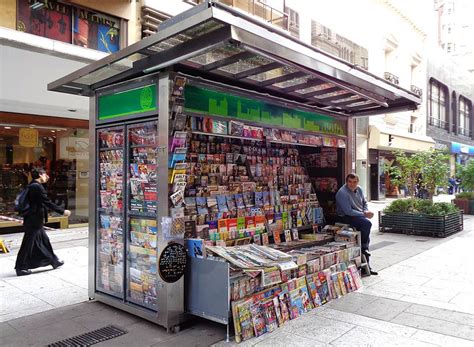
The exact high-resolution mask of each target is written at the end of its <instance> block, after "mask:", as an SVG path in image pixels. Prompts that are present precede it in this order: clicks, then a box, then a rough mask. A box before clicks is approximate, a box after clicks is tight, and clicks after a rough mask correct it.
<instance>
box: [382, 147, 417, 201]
mask: <svg viewBox="0 0 474 347" xmlns="http://www.w3.org/2000/svg"><path fill="white" fill-rule="evenodd" d="M393 153H394V155H395V162H394V163H393V165H392V166H391V167H390V168H389V175H390V177H391V178H392V183H393V184H395V185H398V186H400V185H404V186H406V187H407V188H408V189H409V191H410V195H411V197H413V198H414V197H415V187H416V184H417V180H418V177H420V174H421V171H422V169H423V161H422V156H421V155H420V153H415V154H412V155H407V154H406V153H405V152H403V151H401V150H396V151H394V152H393Z"/></svg>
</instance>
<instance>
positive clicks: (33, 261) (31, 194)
mask: <svg viewBox="0 0 474 347" xmlns="http://www.w3.org/2000/svg"><path fill="white" fill-rule="evenodd" d="M31 178H32V181H31V183H30V184H29V185H28V195H27V199H28V202H29V208H28V211H26V212H25V214H24V220H23V226H24V228H25V235H24V236H23V240H22V242H21V247H20V250H19V251H18V256H17V258H16V264H15V270H16V274H17V275H18V276H25V275H29V274H31V270H30V269H35V268H38V267H42V266H48V265H51V266H52V267H53V269H56V268H58V267H59V266H61V265H64V262H63V261H60V260H59V259H58V257H57V256H56V255H55V254H54V252H53V247H52V246H51V243H50V241H49V237H48V235H46V232H45V231H44V223H47V222H48V208H49V209H51V210H53V211H55V212H57V213H59V214H62V215H64V216H70V215H71V211H69V210H64V209H63V208H61V207H59V206H58V205H56V204H54V203H53V202H51V200H49V198H48V195H47V193H46V189H45V188H44V187H43V184H45V183H46V182H48V180H49V176H48V175H47V174H46V171H45V170H43V169H33V170H32V171H31Z"/></svg>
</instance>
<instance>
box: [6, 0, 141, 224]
mask: <svg viewBox="0 0 474 347" xmlns="http://www.w3.org/2000/svg"><path fill="white" fill-rule="evenodd" d="M137 8H140V6H139V4H136V3H135V2H130V1H102V2H99V1H87V0H85V1H50V0H5V1H2V11H1V12H0V61H1V64H0V75H1V76H2V78H1V82H0V188H1V189H0V214H2V215H10V214H14V211H13V205H14V204H13V200H14V199H15V197H16V195H17V194H18V192H19V191H20V190H21V189H22V187H23V186H24V185H25V184H26V183H27V182H28V181H29V179H31V177H30V176H29V172H30V170H31V169H32V168H34V167H41V168H44V169H46V171H47V172H48V174H49V176H50V183H49V187H48V188H49V189H48V190H49V195H50V197H51V198H52V199H53V201H55V202H56V203H58V204H59V205H62V206H63V207H64V208H68V209H70V210H71V211H72V216H71V217H70V218H69V221H70V223H72V224H74V223H85V222H87V220H88V191H89V189H88V187H89V179H88V177H89V131H88V119H89V104H88V101H87V100H86V99H85V98H81V97H77V96H72V95H64V94H58V93H54V92H49V91H47V88H46V86H47V84H48V83H50V82H51V81H53V80H55V79H57V78H59V77H61V76H64V75H65V74H68V73H70V72H72V71H74V70H77V69H78V68H80V67H82V66H84V65H86V64H88V63H90V62H92V61H95V60H98V59H101V58H103V57H105V56H106V55H107V54H109V53H112V52H115V51H117V50H119V49H122V48H124V47H126V46H127V45H128V44H130V43H133V42H135V41H137V40H139V39H140V38H141V37H140V35H139V30H137V22H138V21H137V19H136V18H137V16H136V9H137ZM138 23H139V22H138Z"/></svg>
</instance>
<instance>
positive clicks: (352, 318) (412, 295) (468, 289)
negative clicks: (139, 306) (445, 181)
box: [0, 196, 474, 346]
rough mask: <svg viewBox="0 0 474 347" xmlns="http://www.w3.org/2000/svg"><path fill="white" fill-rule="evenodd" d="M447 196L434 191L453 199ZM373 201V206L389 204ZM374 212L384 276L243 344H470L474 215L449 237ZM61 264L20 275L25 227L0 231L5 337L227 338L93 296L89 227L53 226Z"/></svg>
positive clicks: (166, 341)
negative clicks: (412, 231)
mask: <svg viewBox="0 0 474 347" xmlns="http://www.w3.org/2000/svg"><path fill="white" fill-rule="evenodd" d="M450 198H451V197H449V196H441V197H439V198H438V199H440V200H443V199H444V200H445V201H449V199H450ZM385 205H386V204H384V203H371V204H370V207H371V209H372V210H375V211H378V210H381V209H383V208H384V207H385ZM377 228H378V223H377V221H376V220H374V223H373V229H372V237H371V238H372V240H371V245H372V246H373V250H372V257H371V263H372V266H373V267H374V268H375V269H377V270H379V276H371V277H366V278H364V279H363V282H364V287H363V288H361V289H360V290H359V291H358V292H356V293H350V294H348V295H346V296H344V297H342V298H340V299H338V300H334V301H332V302H330V303H328V304H326V305H324V306H323V307H320V308H317V309H314V310H312V311H311V312H309V313H307V314H305V315H303V316H301V317H299V318H297V319H296V320H293V321H290V322H288V323H287V324H285V325H284V326H283V327H280V328H279V329H277V330H276V331H274V332H272V333H270V334H265V335H263V336H261V337H259V338H254V339H251V340H249V341H245V342H243V343H241V344H240V346H289V345H291V346H328V345H336V346H339V345H341V346H342V345H373V346H385V345H404V346H407V345H408V346H411V345H416V346H474V296H473V295H472V288H474V276H473V275H474V273H473V272H474V268H473V267H472V266H470V264H471V262H470V258H471V253H472V248H473V246H474V216H465V220H464V231H462V232H460V233H457V234H455V235H452V236H450V237H447V238H444V239H438V238H430V237H420V236H407V235H400V234H390V233H385V234H382V233H379V232H378V231H377ZM49 235H50V238H51V241H52V244H53V248H54V249H55V251H56V253H57V254H58V255H59V257H60V258H62V259H64V260H65V262H66V263H65V265H64V266H63V267H62V268H60V269H57V270H54V271H53V270H52V269H51V268H49V269H48V268H43V269H39V270H36V271H35V273H34V274H33V275H30V276H25V277H16V276H15V273H14V269H13V267H14V263H15V257H16V252H17V250H18V248H19V245H20V243H21V237H22V235H21V234H13V235H12V234H11V235H2V238H4V239H5V240H6V241H7V243H8V244H9V245H10V246H11V248H12V252H11V253H10V254H0V344H1V345H2V346H36V345H38V346H40V345H41V346H43V345H46V344H49V343H53V342H55V341H58V340H61V339H65V338H68V337H72V336H76V335H79V334H83V333H86V332H88V331H91V330H95V329H98V328H101V327H103V326H105V325H108V324H114V325H116V326H118V327H121V328H123V329H125V330H126V331H127V334H125V335H123V336H120V337H117V338H114V339H112V340H109V341H105V342H102V343H100V344H98V345H102V346H120V345H123V346H209V345H216V346H224V345H225V346H227V345H235V343H233V342H230V343H226V342H224V339H225V332H226V331H225V327H224V326H222V325H220V324H217V323H213V322H209V321H206V320H203V319H200V318H192V319H190V320H189V321H188V322H186V323H185V324H183V326H182V329H181V331H180V332H179V333H176V334H168V333H167V332H166V330H165V329H163V328H161V327H159V326H156V325H154V324H152V323H149V322H147V321H144V320H142V319H140V318H138V317H135V316H132V315H130V314H128V313H125V312H123V311H121V310H117V309H114V308H112V307H109V306H106V305H104V304H102V303H99V302H95V301H89V300H88V295H87V273H88V270H87V235H88V230H87V228H80V229H69V230H58V231H53V232H49Z"/></svg>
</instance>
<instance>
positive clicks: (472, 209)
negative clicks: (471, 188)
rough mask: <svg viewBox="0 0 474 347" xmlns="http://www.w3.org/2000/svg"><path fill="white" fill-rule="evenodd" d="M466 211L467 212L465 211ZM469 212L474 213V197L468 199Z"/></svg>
mask: <svg viewBox="0 0 474 347" xmlns="http://www.w3.org/2000/svg"><path fill="white" fill-rule="evenodd" d="M465 213H467V212H465ZM469 214H474V199H473V200H469Z"/></svg>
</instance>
